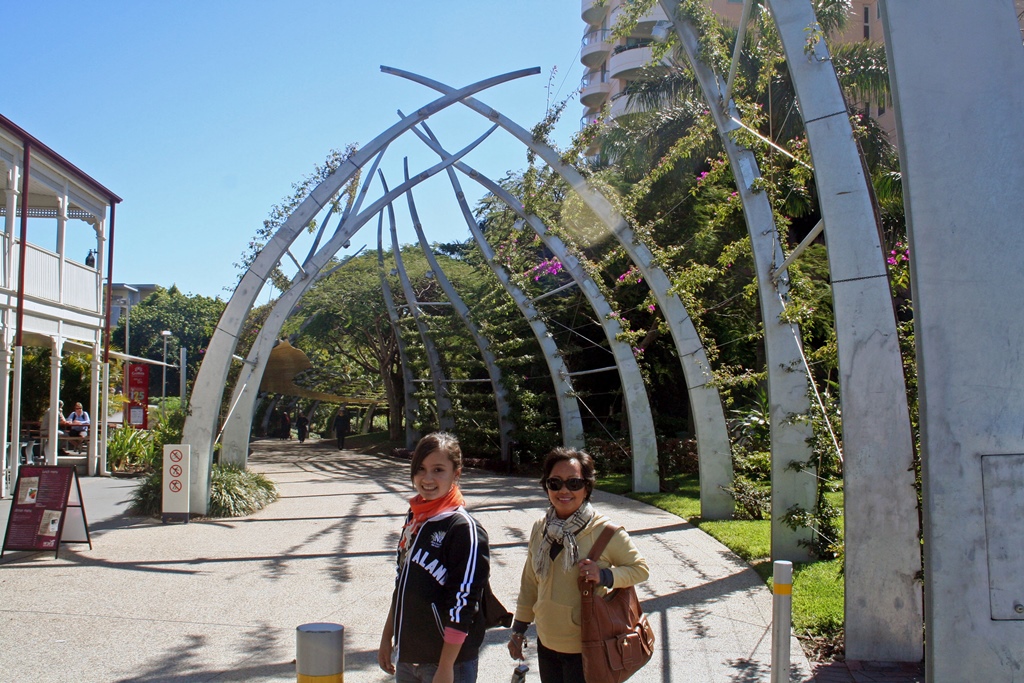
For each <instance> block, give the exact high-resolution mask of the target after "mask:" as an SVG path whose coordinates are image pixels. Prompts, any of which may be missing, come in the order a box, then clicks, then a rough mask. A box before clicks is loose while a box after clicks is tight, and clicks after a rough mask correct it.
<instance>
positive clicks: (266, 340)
mask: <svg viewBox="0 0 1024 683" xmlns="http://www.w3.org/2000/svg"><path fill="white" fill-rule="evenodd" d="M385 151H387V147H386V146H385V147H384V149H382V150H381V151H380V152H379V153H378V154H377V156H376V157H375V158H374V160H373V164H372V165H371V167H370V173H369V174H368V175H369V176H370V178H367V179H366V180H365V181H364V182H363V186H362V188H361V190H360V192H359V194H358V196H357V197H356V201H355V202H353V204H352V207H351V210H354V211H355V212H356V214H358V213H359V207H360V206H362V203H363V200H364V199H365V198H366V191H367V189H368V188H369V185H370V181H371V179H372V174H373V173H374V171H376V170H377V167H378V166H379V165H380V161H381V159H382V158H383V157H384V152H385ZM333 211H334V207H333V206H332V207H331V210H330V211H328V214H327V217H326V218H325V219H324V221H323V223H321V230H320V231H319V232H318V233H317V236H316V239H315V240H314V243H313V247H311V249H310V252H309V254H308V255H307V256H306V260H305V261H303V264H302V265H303V269H302V270H301V271H299V272H298V273H297V274H296V275H295V277H294V278H293V280H292V286H291V287H289V288H288V291H287V292H282V293H281V296H280V297H278V300H277V301H276V302H275V303H274V308H273V309H271V311H270V314H269V315H268V316H267V319H266V321H264V323H263V326H262V327H261V328H260V332H259V334H257V335H256V339H255V340H254V341H253V344H252V347H251V348H250V349H249V353H248V354H247V355H246V360H245V363H243V364H242V369H241V371H240V372H239V373H238V379H236V380H235V388H234V390H233V391H232V392H231V403H230V405H232V406H235V409H234V410H233V411H232V412H231V415H230V416H229V417H228V418H227V421H226V424H225V425H224V434H223V436H222V437H221V439H222V441H221V443H222V446H221V454H220V462H222V463H225V464H232V465H237V466H239V467H244V466H245V463H246V461H247V460H248V457H249V439H250V435H251V432H252V419H253V416H254V415H255V412H256V405H257V397H258V395H259V387H260V382H261V380H262V379H263V373H264V372H265V371H266V368H267V361H268V360H269V359H270V352H271V351H273V349H274V346H275V345H276V344H277V338H278V335H280V334H281V329H282V328H283V327H284V324H285V321H287V320H288V318H289V316H291V314H292V312H293V311H294V310H295V307H296V306H297V305H298V303H299V300H300V299H301V298H302V296H303V295H304V294H305V293H306V292H307V291H309V290H310V289H311V288H312V287H313V285H314V284H316V283H317V282H319V281H320V280H321V279H322V278H324V277H326V276H327V275H330V274H331V273H333V272H334V270H335V269H331V270H330V271H329V272H324V271H323V270H322V269H323V267H324V266H325V265H326V264H327V262H328V261H329V260H330V259H331V258H332V257H333V256H334V255H335V254H336V253H337V252H338V249H340V248H341V246H342V245H343V244H344V243H345V240H344V239H342V238H341V237H340V236H339V235H340V234H341V232H342V227H343V226H344V225H345V223H346V221H347V219H348V216H349V214H350V210H349V209H348V208H346V210H345V212H344V213H343V214H342V216H341V219H340V220H339V221H338V225H337V227H336V228H335V231H334V235H335V236H336V237H338V239H336V240H334V241H328V243H327V245H326V246H325V248H324V249H323V250H321V251H317V250H316V248H317V247H318V246H319V244H320V240H321V238H322V235H323V228H324V227H326V225H327V222H328V220H329V219H330V216H331V214H332V213H333ZM303 271H305V272H303ZM306 273H308V274H309V276H308V277H307V276H306Z"/></svg>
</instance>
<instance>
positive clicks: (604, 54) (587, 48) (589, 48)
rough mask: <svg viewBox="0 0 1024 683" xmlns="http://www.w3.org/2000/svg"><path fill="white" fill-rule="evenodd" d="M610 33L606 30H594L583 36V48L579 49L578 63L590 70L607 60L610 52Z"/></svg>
mask: <svg viewBox="0 0 1024 683" xmlns="http://www.w3.org/2000/svg"><path fill="white" fill-rule="evenodd" d="M611 41H612V32H611V31H609V30H608V29H596V30H594V31H590V32H588V33H587V34H586V35H584V36H583V47H581V48H580V61H581V62H583V64H584V65H585V66H587V67H589V68H591V69H593V68H594V67H597V66H601V64H602V63H603V62H604V60H606V59H607V58H608V55H609V54H610V53H611V51H612V43H611Z"/></svg>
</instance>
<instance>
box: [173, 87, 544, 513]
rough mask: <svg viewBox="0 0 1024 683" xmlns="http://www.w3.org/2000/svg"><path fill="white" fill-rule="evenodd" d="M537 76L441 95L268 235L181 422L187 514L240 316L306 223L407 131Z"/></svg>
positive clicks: (198, 492)
mask: <svg viewBox="0 0 1024 683" xmlns="http://www.w3.org/2000/svg"><path fill="white" fill-rule="evenodd" d="M539 72H540V69H538V68H533V69H524V70H522V71H515V72H512V73H508V74H504V75H501V76H495V77H493V78H488V79H485V80H483V81H480V82H478V83H474V84H473V85H469V86H466V87H465V88H460V89H459V90H457V91H452V92H450V93H447V94H445V95H444V96H443V97H440V98H438V99H436V100H434V101H433V102H431V103H430V104H428V105H426V106H424V107H422V108H421V109H419V110H417V112H416V113H415V114H414V115H412V116H410V117H408V118H407V119H404V120H402V121H399V122H398V123H396V124H394V125H393V126H391V128H388V129H387V130H386V131H384V132H383V133H381V134H380V135H378V136H377V137H376V138H374V139H373V140H372V141H371V142H370V143H369V144H367V146H366V147H364V148H362V149H360V150H359V151H357V152H356V153H355V154H353V155H352V157H351V158H349V159H348V160H347V161H346V162H345V163H343V164H342V165H341V166H340V167H339V168H338V169H337V170H336V171H335V172H334V173H332V174H331V175H330V176H329V177H328V178H327V179H325V180H324V181H323V182H322V183H320V184H319V185H317V186H316V187H315V188H314V189H313V191H312V192H310V194H309V196H307V197H306V199H304V200H303V201H302V203H300V204H299V206H298V207H297V208H296V209H295V211H293V212H292V214H291V216H289V217H288V219H287V220H286V221H285V222H284V224H283V225H282V226H281V227H280V228H279V229H278V230H277V232H275V233H274V236H273V237H272V238H271V239H270V240H269V241H268V242H267V244H266V245H265V246H264V247H263V249H262V250H261V251H260V253H259V254H258V255H257V256H256V258H255V260H254V261H253V263H252V264H251V265H250V266H249V269H248V270H247V271H246V272H245V274H244V275H243V276H242V279H241V280H240V281H239V283H238V286H236V287H235V291H234V292H233V293H232V295H231V299H230V300H229V301H228V304H227V306H226V307H225V309H224V313H223V314H222V315H221V318H220V321H218V323H217V327H216V329H215V330H214V333H213V336H212V338H211V339H210V343H209V345H208V346H207V349H206V354H205V356H204V358H203V363H202V365H201V366H200V368H199V373H198V375H197V376H196V381H195V388H194V390H193V392H192V398H191V401H190V404H189V416H188V417H187V418H186V420H185V427H184V435H183V438H182V440H183V441H184V443H186V444H189V445H190V446H191V449H192V461H191V463H192V464H191V468H190V469H191V472H190V474H191V481H192V489H191V493H190V495H189V503H190V509H191V510H192V511H194V512H196V513H197V514H206V512H207V509H208V506H209V491H210V467H211V465H212V463H213V458H212V453H213V442H214V436H215V434H216V426H217V419H218V415H219V414H220V405H221V401H222V399H223V395H224V384H225V382H226V380H227V376H228V369H229V367H230V365H231V356H232V355H233V354H234V351H235V347H236V346H237V345H238V337H239V335H240V334H241V331H242V326H243V325H244V324H245V319H246V316H247V315H248V313H249V310H250V309H251V308H252V305H253V302H254V301H255V300H256V297H257V296H258V295H259V292H260V290H261V289H262V288H263V283H264V282H265V281H266V279H267V277H269V275H270V273H271V272H272V271H273V269H274V268H275V267H276V265H277V263H278V262H279V261H280V260H281V258H282V257H283V256H284V254H285V251H286V250H287V249H288V247H289V246H290V245H291V243H292V242H294V241H295V238H296V237H297V236H298V235H299V234H300V233H301V231H302V230H303V228H304V227H305V226H306V225H308V224H309V221H310V220H311V219H312V217H313V216H314V215H315V214H316V213H317V212H319V211H320V209H321V208H322V207H323V206H324V205H325V204H327V202H329V201H330V200H331V198H332V197H333V196H334V195H335V194H336V193H337V192H338V190H339V189H341V187H342V186H343V185H344V184H345V183H346V182H348V180H349V179H350V178H351V177H352V176H353V175H354V174H355V173H356V171H358V170H359V169H360V168H362V167H363V165H364V164H366V163H367V161H369V160H370V159H371V158H372V157H373V156H374V155H376V154H377V153H378V152H379V151H380V150H381V149H383V148H384V147H385V146H387V145H388V144H389V143H390V142H391V141H392V140H394V139H395V138H397V137H398V136H399V135H401V134H402V133H404V132H405V131H407V130H408V129H409V128H411V127H412V126H414V125H416V124H417V123H419V122H420V121H422V120H424V119H426V118H428V117H429V116H432V115H433V114H436V113H437V112H439V111H441V110H442V109H444V108H446V107H449V106H451V105H452V104H454V103H455V102H458V101H459V100H460V99H462V98H463V97H468V96H469V95H472V94H474V93H476V92H479V91H481V90H485V89H487V88H489V87H492V86H494V85H498V84H499V83H504V82H506V81H510V80H514V79H516V78H521V77H523V76H530V75H535V74H537V73H539Z"/></svg>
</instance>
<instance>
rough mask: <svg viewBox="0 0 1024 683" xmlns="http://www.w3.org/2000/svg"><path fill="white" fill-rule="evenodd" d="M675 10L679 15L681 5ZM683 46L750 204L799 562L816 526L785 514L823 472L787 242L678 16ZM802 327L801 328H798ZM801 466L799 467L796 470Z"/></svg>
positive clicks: (788, 543)
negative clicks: (792, 318)
mask: <svg viewBox="0 0 1024 683" xmlns="http://www.w3.org/2000/svg"><path fill="white" fill-rule="evenodd" d="M665 9H666V11H668V10H669V9H672V10H673V12H672V13H671V14H669V15H668V16H670V17H675V16H676V15H675V12H674V10H675V5H672V6H671V7H669V6H666V7H665ZM674 26H675V30H676V33H677V34H678V35H679V38H680V42H681V44H682V47H683V50H684V51H685V52H686V55H687V58H688V59H689V61H690V64H691V65H692V67H693V72H694V75H695V76H696V78H697V82H698V83H699V85H700V87H701V90H702V91H703V92H704V97H705V99H706V100H707V101H708V102H709V103H710V106H709V107H708V109H709V110H710V111H711V114H712V116H713V117H714V119H715V124H716V125H717V126H718V130H719V137H720V138H721V142H722V146H723V147H724V148H725V151H726V154H727V155H728V157H729V165H730V167H731V168H732V172H733V176H734V178H735V180H736V188H737V191H738V194H739V197H740V200H741V201H742V203H743V215H744V219H745V221H746V224H747V232H748V234H749V235H750V244H751V250H752V252H753V258H754V272H755V275H756V278H757V284H758V288H757V291H758V298H759V300H760V305H761V316H762V319H763V321H764V325H763V326H764V346H765V356H766V358H767V363H766V365H767V368H766V369H767V373H768V395H769V403H770V411H771V448H772V558H774V559H785V560H792V561H803V560H809V559H811V553H810V550H809V549H808V547H807V546H806V545H804V544H803V543H802V542H807V541H810V540H811V538H812V533H811V531H810V530H809V529H800V530H794V529H791V528H790V527H788V526H787V525H786V524H784V523H783V522H782V521H781V518H782V517H783V515H785V513H786V512H787V511H788V510H789V509H790V508H791V507H792V506H794V505H797V506H799V507H801V508H803V509H804V510H813V509H814V506H815V501H816V488H817V487H816V483H817V481H816V476H815V475H816V473H815V472H813V471H811V472H809V471H806V469H805V468H806V467H807V463H808V462H809V461H810V459H811V448H810V445H809V443H810V439H811V437H812V436H813V430H812V428H811V422H810V420H809V419H807V418H808V417H809V416H810V400H809V398H808V397H809V395H810V389H811V385H810V378H809V377H808V376H807V372H806V370H805V368H804V364H803V356H802V355H801V349H800V336H799V331H798V330H795V326H791V325H790V324H789V323H788V322H785V321H784V320H783V319H782V317H781V316H782V313H783V310H784V301H785V298H786V296H787V293H788V291H789V276H788V274H786V273H785V271H783V272H782V273H780V277H779V280H778V284H777V286H773V284H772V273H773V270H774V268H775V266H777V265H778V264H781V263H782V262H783V261H784V260H785V257H784V254H783V253H782V241H781V239H780V238H779V235H778V231H777V229H776V227H775V218H774V216H773V215H772V208H771V205H770V204H769V202H768V197H767V196H766V195H765V193H764V192H762V191H760V190H759V189H757V184H756V182H755V181H756V180H757V179H758V177H759V176H760V171H759V170H758V167H757V160H756V158H755V157H754V154H753V152H751V151H750V150H749V149H745V148H742V147H740V146H739V145H738V144H736V142H735V140H734V137H733V135H731V134H730V133H731V132H732V131H735V130H736V129H737V128H738V125H737V124H736V122H735V121H734V120H733V117H734V116H735V118H736V119H737V120H738V116H736V113H735V111H734V110H735V107H732V108H731V110H730V109H724V108H723V107H722V106H720V105H719V104H718V103H719V102H720V101H721V94H722V92H723V88H724V87H725V84H724V83H720V82H719V80H718V77H717V76H716V75H715V74H714V73H713V72H712V71H711V69H710V68H709V67H708V66H707V65H706V64H704V63H703V62H702V61H701V60H700V59H699V58H698V54H699V44H698V40H697V34H696V32H695V31H694V30H693V27H692V26H690V25H689V24H686V23H683V22H675V24H674ZM794 332H795V333H794ZM794 467H797V468H798V469H794Z"/></svg>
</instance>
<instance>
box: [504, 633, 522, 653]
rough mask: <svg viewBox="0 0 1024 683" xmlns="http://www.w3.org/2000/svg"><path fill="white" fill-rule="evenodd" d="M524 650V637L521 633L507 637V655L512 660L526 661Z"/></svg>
mask: <svg viewBox="0 0 1024 683" xmlns="http://www.w3.org/2000/svg"><path fill="white" fill-rule="evenodd" d="M525 649H526V636H525V635H523V634H522V633H513V634H512V635H510V636H509V637H508V653H509V654H510V655H512V659H526V657H525V656H524V654H523V651H524V650H525Z"/></svg>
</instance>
